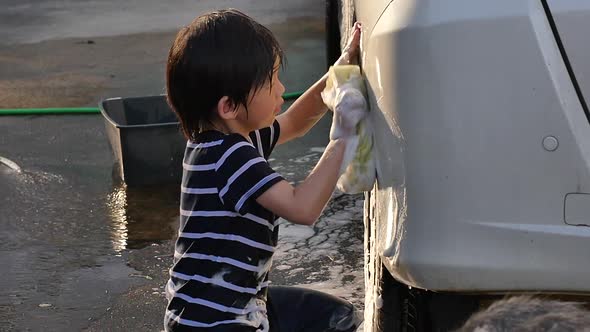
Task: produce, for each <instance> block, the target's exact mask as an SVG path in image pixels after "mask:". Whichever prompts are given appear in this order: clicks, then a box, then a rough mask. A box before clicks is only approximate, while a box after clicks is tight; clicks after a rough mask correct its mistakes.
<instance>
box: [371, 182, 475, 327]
mask: <svg viewBox="0 0 590 332" xmlns="http://www.w3.org/2000/svg"><path fill="white" fill-rule="evenodd" d="M374 192H375V189H374V190H373V191H372V192H369V193H366V194H365V206H364V211H365V213H364V227H365V237H364V247H365V248H364V251H365V322H364V324H365V327H364V330H365V331H371V332H385V331H387V332H402V331H403V332H406V331H419V332H422V331H452V330H454V329H456V328H458V327H459V326H460V325H461V324H462V323H463V322H464V321H465V320H466V319H467V318H468V317H469V316H470V315H471V314H472V313H473V312H475V311H477V309H479V304H480V301H479V300H480V298H479V297H478V296H470V295H463V294H456V293H434V292H430V291H427V290H422V289H417V288H411V287H409V286H407V285H406V284H404V283H401V282H399V281H397V280H396V279H395V278H393V276H392V275H391V273H390V272H389V271H388V270H387V268H386V267H385V265H384V264H383V262H382V258H381V255H380V254H379V246H378V243H377V241H376V238H377V237H376V235H377V231H378V229H377V227H375V214H374V210H375V204H374V203H375V202H374V196H373V195H374Z"/></svg>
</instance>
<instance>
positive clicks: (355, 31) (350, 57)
mask: <svg viewBox="0 0 590 332" xmlns="http://www.w3.org/2000/svg"><path fill="white" fill-rule="evenodd" d="M361 28H362V26H361V23H360V22H356V23H354V27H353V28H352V33H351V35H350V37H348V42H347V43H346V46H345V47H344V49H343V50H342V55H340V58H338V60H336V62H334V66H338V65H353V64H358V55H359V44H360V40H361Z"/></svg>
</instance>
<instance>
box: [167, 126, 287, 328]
mask: <svg viewBox="0 0 590 332" xmlns="http://www.w3.org/2000/svg"><path fill="white" fill-rule="evenodd" d="M279 134H280V127H279V124H278V122H277V121H275V122H274V123H273V125H272V126H271V127H268V128H264V129H260V130H257V131H254V132H252V133H250V135H249V136H250V141H251V142H252V143H250V141H249V140H247V139H246V138H244V137H243V136H241V135H239V134H230V135H225V134H223V133H221V132H218V131H207V132H204V133H202V134H200V135H199V136H198V138H197V139H196V140H195V141H189V142H188V143H187V147H186V152H185V156H184V162H183V167H184V172H183V178H182V190H181V198H180V229H179V234H178V240H177V241H176V246H175V253H174V265H173V267H172V268H171V270H170V279H169V281H168V284H167V287H166V294H167V298H168V300H169V304H168V308H167V310H166V316H165V326H166V329H167V330H169V331H184V330H190V331H195V330H196V331H199V330H201V329H202V330H206V331H258V330H260V331H267V330H268V319H267V315H266V293H267V286H268V271H269V269H270V265H271V261H272V254H273V252H274V250H275V246H276V244H277V239H278V226H275V220H276V216H275V215H274V214H273V213H272V212H270V211H268V210H266V209H265V208H263V207H262V206H260V205H259V204H258V203H257V202H256V198H257V197H258V196H260V195H261V194H262V193H264V192H265V191H266V190H267V189H268V188H270V187H271V186H272V185H274V184H276V183H277V182H279V181H281V180H282V179H283V178H282V177H281V176H280V175H279V174H278V173H276V172H275V171H273V169H272V168H271V167H270V166H269V164H268V162H267V159H268V157H269V155H270V153H271V151H272V150H273V148H274V146H275V145H276V142H277V140H278V138H279Z"/></svg>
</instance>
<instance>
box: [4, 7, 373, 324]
mask: <svg viewBox="0 0 590 332" xmlns="http://www.w3.org/2000/svg"><path fill="white" fill-rule="evenodd" d="M136 2H137V1H135V2H134V1H132V2H126V3H125V5H121V6H123V9H121V10H119V11H117V8H118V7H117V6H119V4H120V3H119V2H114V1H113V2H108V1H100V2H98V1H65V2H59V3H55V2H50V1H29V2H26V1H25V2H22V1H18V2H17V1H14V0H8V1H6V0H0V7H1V8H3V10H2V12H1V13H0V35H1V36H2V37H3V38H4V39H3V42H2V44H0V91H2V93H1V94H0V108H13V107H74V106H95V105H97V104H98V101H100V100H101V99H103V98H107V97H115V96H142V95H143V96H145V95H154V94H160V93H163V91H164V90H163V86H164V74H163V72H164V61H165V57H166V54H167V51H168V47H169V45H170V43H171V41H172V38H173V36H174V34H175V30H176V28H175V27H176V26H178V25H179V24H181V23H187V22H188V21H190V18H187V16H191V17H192V16H194V15H197V13H198V12H199V11H200V10H208V9H210V8H209V7H212V6H214V5H217V6H219V7H225V6H233V7H237V8H242V9H244V10H245V11H246V12H249V13H250V12H252V13H254V14H252V15H253V16H255V17H257V18H258V19H259V20H260V21H263V22H264V23H266V24H268V25H269V27H270V28H271V30H273V31H274V32H275V33H276V34H277V36H278V38H279V39H280V40H281V42H282V44H283V46H284V47H285V49H286V51H287V56H288V66H287V70H286V72H285V73H284V74H283V75H282V79H283V81H284V83H285V86H286V87H287V90H288V91H297V90H301V89H303V88H305V87H307V86H309V84H311V83H312V82H313V81H315V80H316V79H317V78H318V77H319V76H321V74H322V73H323V71H324V70H325V60H324V48H323V41H324V39H323V38H324V30H323V28H324V26H323V24H324V22H323V10H324V9H323V3H322V2H316V1H311V0H300V1H294V2H290V3H289V5H288V6H289V8H288V9H289V10H287V11H282V10H280V8H279V7H278V6H279V5H278V4H279V3H280V4H282V3H283V2H275V1H270V0H268V1H259V2H256V4H253V2H250V1H242V2H240V1H222V2H221V3H220V2H215V3H214V2H213V1H200V2H198V3H195V2H191V1H177V2H175V3H172V4H170V3H171V2H168V7H169V8H168V10H167V11H165V13H163V14H158V13H159V12H162V7H161V5H160V4H159V3H160V2H157V1H151V0H150V1H146V2H144V1H142V2H141V6H140V5H139V3H136ZM134 3H136V5H137V8H139V7H141V8H140V9H138V10H135V9H136V8H135V7H134V6H133V4H134ZM285 3H286V2H285ZM175 5H177V6H176V7H175ZM56 6H57V7H56ZM59 6H61V7H59ZM189 8H190V9H191V10H188V9H189ZM191 11H192V13H191ZM189 13H190V15H189ZM286 13H287V14H286ZM10 15H13V16H10ZM14 15H16V16H14ZM9 17H11V20H8V18H9ZM68 17H75V19H74V20H71V21H70V20H68V19H67V18H68ZM92 17H95V19H94V21H92V20H90V18H92ZM96 17H108V19H106V21H105V22H106V23H108V24H106V23H105V24H102V25H101V24H99V23H97V22H101V21H100V20H98V19H96ZM125 17H127V18H129V20H128V21H125V22H123V21H121V22H123V23H121V22H118V21H117V18H118V19H121V20H123V18H125ZM18 18H21V19H18ZM84 22H87V23H88V24H83V23H84ZM90 23H92V24H90ZM117 23H121V24H117ZM114 27H115V28H114ZM117 27H118V28H117ZM60 36H63V37H69V38H60V39H55V38H56V37H60ZM329 125H330V119H329V118H328V117H326V118H325V119H323V120H322V121H321V122H320V123H319V124H318V125H317V126H316V127H315V128H314V129H313V130H312V132H311V133H310V134H308V135H307V136H306V137H304V138H302V139H300V140H299V141H296V142H292V143H289V144H286V145H284V146H280V147H278V148H277V150H276V151H275V154H274V155H273V160H272V163H273V165H274V166H275V167H276V168H277V170H278V171H279V172H281V173H282V174H283V175H284V176H285V177H286V178H288V179H290V180H292V181H294V182H297V181H300V180H301V179H303V178H304V176H305V175H306V174H307V172H308V171H309V170H310V169H311V167H312V166H313V165H314V163H315V162H316V161H317V159H318V158H319V156H320V155H321V151H322V148H323V146H324V145H325V144H326V143H327V141H328V138H327V136H328V131H329ZM0 156H2V157H5V158H8V159H10V160H12V161H14V162H15V163H17V164H18V165H19V166H20V167H21V168H22V172H20V173H19V172H16V171H14V170H12V169H10V168H8V167H6V166H4V165H3V164H0V193H1V195H0V266H2V270H3V278H2V279H1V280H0V330H1V331H66V330H67V331H78V330H88V331H159V330H161V329H162V323H161V322H162V313H163V311H164V307H165V305H166V303H165V299H164V296H163V286H164V283H165V281H166V278H167V273H168V268H169V267H170V263H171V260H172V256H171V254H172V252H173V251H172V246H173V240H172V239H173V237H174V233H175V230H176V227H177V226H176V225H177V217H178V188H177V187H176V186H170V187H162V186H158V187H146V188H128V187H126V186H124V185H123V184H121V183H120V182H118V181H117V180H116V178H113V176H112V173H113V162H114V159H113V157H112V155H111V152H110V148H109V143H108V141H107V138H106V136H105V132H104V124H103V119H102V117H101V116H100V115H82V116H71V115H68V116H23V117H12V116H11V117H0ZM281 227H282V228H281V232H280V241H279V242H280V247H279V249H278V252H277V254H276V257H275V264H274V270H273V272H272V273H271V279H272V281H273V282H274V283H275V284H281V285H302V286H306V287H311V288H314V289H320V290H324V291H327V292H329V293H332V294H337V295H341V296H343V297H345V298H347V299H349V300H351V301H353V303H355V304H356V305H357V306H358V307H359V308H360V307H362V300H363V274H362V267H363V257H362V237H363V235H362V197H360V196H358V195H357V196H348V195H340V194H336V195H335V198H334V200H333V201H332V202H331V203H330V205H329V206H328V208H327V209H326V211H325V212H324V215H323V216H322V218H321V219H320V220H319V221H318V223H317V224H316V225H315V226H314V227H313V228H309V227H304V226H295V225H291V224H288V223H286V222H285V221H283V222H282V226H281Z"/></svg>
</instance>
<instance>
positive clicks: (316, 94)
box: [277, 23, 361, 144]
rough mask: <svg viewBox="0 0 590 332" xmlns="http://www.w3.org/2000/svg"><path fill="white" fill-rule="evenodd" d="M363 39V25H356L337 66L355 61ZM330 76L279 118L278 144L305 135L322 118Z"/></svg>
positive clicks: (325, 108)
mask: <svg viewBox="0 0 590 332" xmlns="http://www.w3.org/2000/svg"><path fill="white" fill-rule="evenodd" d="M360 37H361V25H360V23H355V26H354V29H353V32H352V35H351V36H350V39H349V41H348V44H347V45H346V47H345V48H344V51H343V52H342V56H341V57H340V58H339V59H338V60H337V61H336V63H335V65H340V64H349V63H351V61H352V62H353V61H355V59H356V58H357V55H358V48H359V43H360ZM327 78H328V74H325V75H324V76H323V77H322V78H320V79H319V80H318V81H317V82H316V83H315V84H314V85H312V86H311V87H310V88H309V89H308V90H307V91H305V93H304V94H303V95H301V97H299V98H297V100H296V101H295V102H294V103H293V105H291V107H289V109H288V110H287V111H286V112H285V113H282V114H280V115H279V116H277V121H278V122H279V124H280V126H281V135H280V137H279V141H278V143H277V144H283V143H285V142H288V141H290V140H292V139H294V138H297V137H301V136H303V135H305V134H306V133H307V132H308V131H309V130H310V129H311V128H312V127H313V126H314V125H315V124H316V123H317V122H318V121H319V120H320V119H321V118H322V116H324V114H325V113H326V111H327V110H328V108H327V107H326V105H325V104H324V102H323V101H322V97H321V95H320V93H321V92H322V91H323V90H324V88H325V87H326V80H327Z"/></svg>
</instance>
